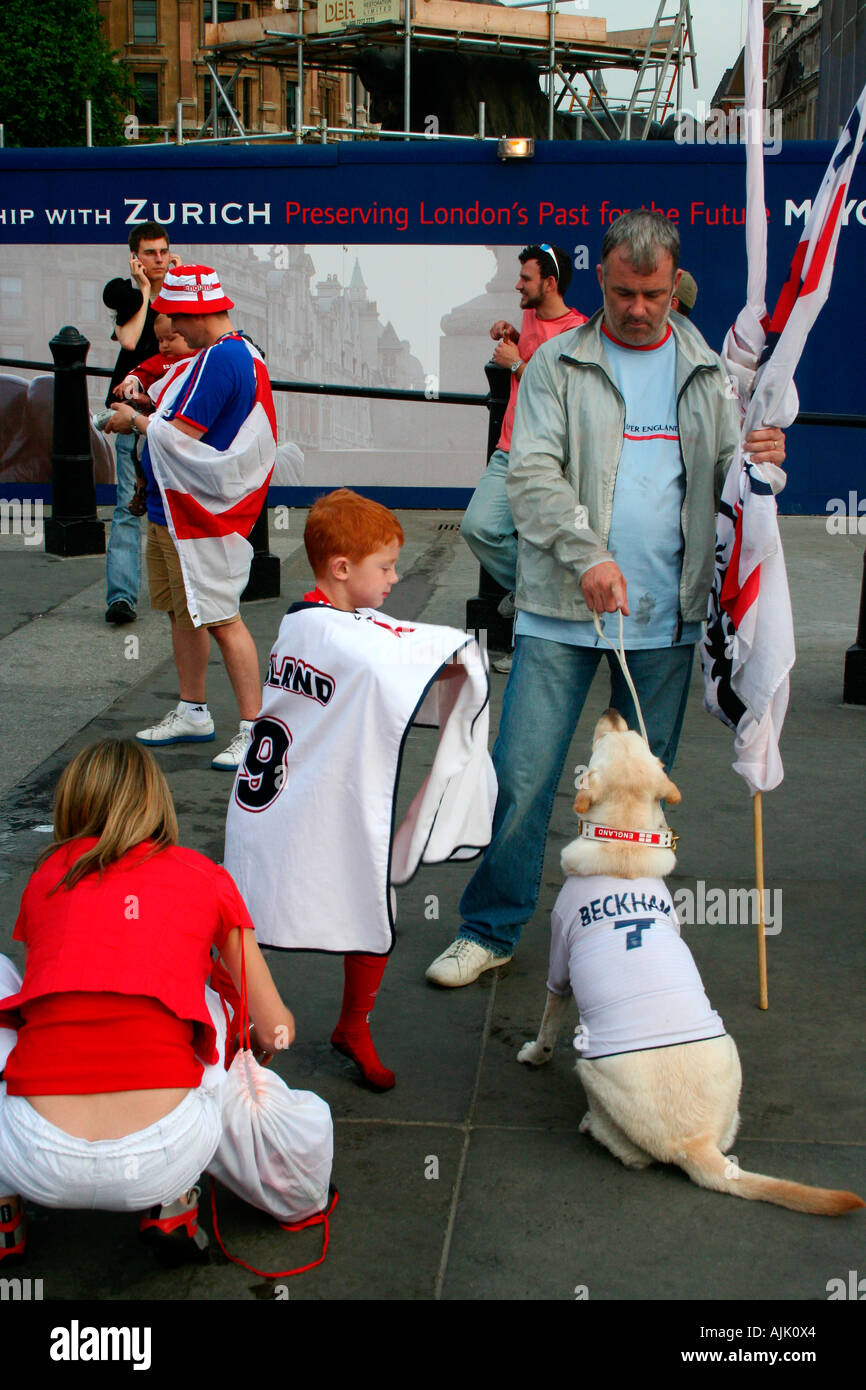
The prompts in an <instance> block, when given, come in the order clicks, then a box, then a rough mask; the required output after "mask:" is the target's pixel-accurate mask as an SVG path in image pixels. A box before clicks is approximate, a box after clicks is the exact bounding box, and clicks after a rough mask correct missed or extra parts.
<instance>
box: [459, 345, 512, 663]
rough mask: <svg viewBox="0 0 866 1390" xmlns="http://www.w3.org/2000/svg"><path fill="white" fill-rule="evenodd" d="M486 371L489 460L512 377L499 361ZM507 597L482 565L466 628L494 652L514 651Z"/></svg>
mask: <svg viewBox="0 0 866 1390" xmlns="http://www.w3.org/2000/svg"><path fill="white" fill-rule="evenodd" d="M484 374H485V376H486V377H487V382H488V385H489V387H490V393H489V395H488V397H487V409H488V411H489V418H488V425H487V458H488V461H489V459H490V455H491V454H492V453H493V451H494V449H495V448H496V445H497V444H498V443H499V434H500V431H501V429H502V421H503V418H504V416H505V411H506V410H507V408H508V397H509V394H510V391H511V379H512V378H511V372H510V371H509V370H508V368H507V367H497V366H496V363H495V362H488V363H487V364H486V365H485V368H484ZM504 596H505V590H504V589H503V587H502V585H501V584H497V582H496V580H495V579H494V578H493V577H492V575H489V574H488V573H487V571H486V569H484V567H483V565H482V566H480V567H479V580H478V593H477V594H476V596H475V597H474V598H470V599H467V600H466V628H467V631H470V632H471V631H479V630H480V631H483V632H486V634H487V639H486V640H487V646H488V647H490V648H492V649H493V650H494V651H510V649H511V634H512V631H513V628H514V619H513V617H511V618H503V616H502V614H501V613H500V612H499V603H500V601H501V600H502V599H503V598H504Z"/></svg>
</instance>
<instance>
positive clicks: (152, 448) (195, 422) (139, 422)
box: [106, 265, 276, 771]
mask: <svg viewBox="0 0 866 1390" xmlns="http://www.w3.org/2000/svg"><path fill="white" fill-rule="evenodd" d="M153 307H154V308H155V309H156V311H157V312H158V313H162V314H167V315H168V316H169V317H170V318H171V322H172V328H173V329H174V331H175V332H176V333H179V334H180V335H181V337H182V338H184V339H185V340H186V342H187V343H188V344H189V346H190V347H191V348H193V349H196V350H197V355H196V356H195V357H191V358H186V359H184V360H183V361H182V362H180V363H178V364H177V365H176V366H174V367H172V368H171V369H170V370H169V371H168V372H167V373H166V375H165V376H164V377H162V378H161V379H160V380H159V381H158V382H156V383H155V385H154V386H152V387H151V390H150V395H151V397H152V399H153V401H154V403H155V406H156V409H155V411H154V412H153V413H152V414H145V413H143V412H142V411H141V410H139V409H137V408H135V407H133V406H130V405H121V406H118V407H117V408H116V409H115V411H114V414H113V415H112V417H111V420H110V421H109V423H108V425H107V426H106V428H107V429H108V430H109V431H114V432H117V433H120V434H125V433H127V432H129V431H132V433H134V434H139V435H142V436H144V438H145V442H144V449H143V453H142V460H141V462H142V467H143V470H144V473H145V477H146V479H147V518H148V540H147V568H148V581H149V585H150V598H151V605H152V607H153V608H156V609H158V610H161V611H165V612H167V613H168V615H169V620H170V622H171V636H172V647H173V650H174V659H175V665H176V667H177V674H178V682H179V693H180V702H179V703H178V705H177V707H176V708H175V709H172V710H170V711H169V713H168V714H167V715H166V716H165V717H164V718H163V719H161V720H160V721H159V723H158V724H154V725H153V726H152V727H151V728H148V729H141V730H140V731H139V732H138V734H137V735H136V737H137V738H139V739H140V740H141V742H142V743H147V744H149V745H150V746H151V747H160V746H163V745H165V744H170V743H200V742H206V741H210V740H212V739H213V737H214V723H213V719H212V718H211V716H210V713H209V712H208V707H207V703H206V700H205V676H206V672H207V663H208V654H209V648H210V634H211V633H212V634H213V636H214V638H215V639H216V641H217V643H218V645H219V648H220V651H221V652H222V656H223V660H224V661H225V665H226V670H227V672H228V676H229V680H230V681H231V684H232V689H233V690H234V693H235V698H236V699H237V702H238V709H239V712H240V726H239V730H238V733H237V734H236V735H235V737H234V738H233V739H232V741H231V743H230V744H229V746H228V748H226V749H225V750H224V752H222V753H220V754H219V755H218V757H216V758H214V759H213V762H212V764H211V766H212V767H216V768H220V769H225V770H227V771H233V770H234V769H235V768H236V767H237V766H238V764H239V763H240V762H241V761H242V759H243V756H244V752H245V749H246V745H247V741H248V738H249V732H250V730H251V728H252V723H253V720H254V719H255V717H256V715H257V714H258V711H259V705H260V703H261V692H262V683H261V676H260V672H259V663H258V656H257V653H256V648H255V643H254V642H253V639H252V636H251V635H250V633H249V631H248V629H247V627H246V625H245V623H244V622H243V620H242V619H241V617H240V614H239V612H238V604H239V602H240V595H241V593H242V591H243V589H244V588H245V586H246V583H247V580H248V578H249V568H250V560H251V559H252V553H253V552H252V547H251V546H250V545H249V542H248V541H247V539H246V537H247V536H248V535H249V532H250V530H251V529H252V526H253V524H254V522H255V520H256V518H257V516H258V514H259V512H260V511H261V508H262V506H263V505H264V503H265V499H266V497H267V489H268V482H269V480H270V476H271V472H272V471H273V466H274V460H275V457H276V419H275V416H274V405H273V398H272V396H271V386H270V381H269V379H268V374H267V370H266V368H265V364H264V362H263V360H262V358H261V355H260V354H259V352H258V351H257V350H256V349H255V347H253V345H252V344H251V343H250V342H249V341H248V340H247V339H246V338H244V337H243V336H242V335H241V334H240V333H238V332H236V331H235V329H234V328H233V327H232V323H231V319H230V318H229V310H230V309H233V308H234V304H233V303H232V301H231V300H230V299H229V298H228V297H227V296H226V294H225V292H224V291H223V288H222V286H221V284H220V281H219V276H218V275H217V273H216V271H215V270H213V269H212V268H211V267H210V266H202V265H180V266H176V267H175V268H174V269H173V270H171V271H169V272H168V274H167V275H166V277H165V280H164V281H163V286H162V290H161V291H160V294H159V296H158V298H157V299H156V300H155V301H154V306H153Z"/></svg>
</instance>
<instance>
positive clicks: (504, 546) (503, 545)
mask: <svg viewBox="0 0 866 1390" xmlns="http://www.w3.org/2000/svg"><path fill="white" fill-rule="evenodd" d="M518 259H519V260H520V278H519V280H518V282H517V284H516V286H515V289H516V290H517V292H518V294H519V295H520V307H521V309H522V310H523V321H522V323H521V325H520V331H519V332H518V330H517V329H516V328H515V327H514V326H513V324H510V323H507V322H506V321H505V319H499V320H498V321H497V322H496V323H494V325H493V327H492V328H491V330H490V336H491V338H493V339H494V340H495V341H496V347H495V348H494V350H493V361H494V362H495V363H496V365H497V367H507V368H508V369H509V371H510V372H511V373H512V379H511V394H510V396H509V399H508V407H507V409H506V411H505V417H504V419H503V421H502V431H501V433H500V435H499V443H498V444H497V446H496V448H495V449H494V451H493V453H492V454H491V455H490V461H489V463H488V465H487V469H486V471H485V473H484V474H483V476H482V478H481V481H480V483H479V484H478V487H477V488H476V489H475V492H474V493H473V495H472V499H471V501H470V503H469V506H468V507H467V508H466V512H465V514H464V517H463V522H462V525H461V527H460V531H461V534H462V536H463V539H464V540H465V541H466V544H467V545H468V546H469V549H470V550H471V551H472V553H473V555H475V556H476V558H477V559H478V560H479V561H480V562H481V564H482V565H483V566H484V568H485V569H486V571H487V573H488V574H489V575H491V576H492V577H493V578H494V579H495V580H496V581H497V583H498V584H501V585H502V587H503V588H504V589H506V590H508V591H509V592H511V591H513V589H514V585H515V579H516V575H517V534H516V532H515V529H514V521H513V519H512V516H511V508H510V507H509V505H508V498H507V496H506V493H505V475H506V473H507V472H508V451H509V449H510V447H511V431H512V428H513V425H514V411H515V408H516V406H517V388H518V385H519V383H520V378H521V376H522V375H523V369H524V367H525V366H526V363H527V362H528V361H529V359H530V357H531V356H532V354H533V353H534V352H535V350H536V348H539V347H540V346H541V344H542V343H546V342H547V340H548V339H549V338H555V337H556V336H557V334H559V333H565V332H567V330H568V329H570V328H579V327H580V325H581V324H582V323H586V315H585V314H579V313H578V312H577V310H576V309H569V308H568V305H567V304H566V303H565V301H564V300H563V298H562V296H563V294H564V293H565V291H566V290H567V289H568V285H569V282H570V280H571V258H570V257H569V254H568V252H567V251H564V250H563V249H562V247H560V246H550V245H548V244H547V242H545V243H543V244H542V245H540V246H527V247H526V249H525V250H523V251H521V253H520V256H519V258H518Z"/></svg>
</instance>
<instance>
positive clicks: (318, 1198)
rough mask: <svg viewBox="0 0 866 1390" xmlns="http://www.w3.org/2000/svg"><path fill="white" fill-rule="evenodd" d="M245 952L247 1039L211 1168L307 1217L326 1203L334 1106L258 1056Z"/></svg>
mask: <svg viewBox="0 0 866 1390" xmlns="http://www.w3.org/2000/svg"><path fill="white" fill-rule="evenodd" d="M241 940H242V941H243V936H242V937H241ZM241 959H242V962H243V977H242V981H241V1006H240V1029H241V1047H240V1049H239V1050H238V1052H237V1053H236V1055H235V1057H234V1058H233V1060H232V1063H231V1066H230V1067H229V1069H228V1073H227V1075H226V1078H225V1081H224V1083H223V1087H222V1113H223V1135H222V1139H221V1140H220V1143H219V1146H218V1148H217V1151H216V1153H215V1154H214V1157H213V1158H212V1160H211V1162H210V1164H209V1166H208V1172H209V1173H211V1174H212V1175H213V1177H215V1178H217V1179H218V1180H219V1181H220V1182H221V1183H224V1184H225V1186H226V1187H228V1188H229V1189H230V1190H231V1191H232V1192H234V1193H235V1194H236V1195H237V1196H238V1197H242V1198H243V1200H244V1201H245V1202H249V1203H250V1205H251V1206H254V1207H258V1208H259V1210H260V1211H265V1212H267V1213H268V1214H269V1215H270V1216H273V1217H275V1219H276V1220H277V1221H280V1222H296V1221H303V1220H305V1219H306V1218H307V1217H310V1216H313V1215H314V1214H315V1213H317V1212H321V1211H324V1209H325V1208H326V1207H327V1205H328V1188H329V1184H330V1180H331V1164H332V1162H333V1158H334V1127H333V1123H332V1121H331V1111H330V1109H329V1107H328V1105H327V1104H326V1102H325V1101H323V1100H322V1099H321V1097H320V1096H317V1095H315V1094H314V1093H313V1092H312V1091H293V1090H291V1089H290V1088H289V1087H288V1086H287V1085H286V1083H285V1081H283V1080H282V1078H281V1077H279V1076H277V1075H276V1074H275V1073H274V1072H271V1071H268V1070H267V1069H266V1068H265V1067H262V1066H260V1065H259V1063H258V1062H257V1061H256V1059H255V1057H254V1055H253V1053H252V1051H251V1050H250V1038H249V1010H248V1006H247V991H246V983H247V982H246V961H245V957H244V956H243V954H242V957H241Z"/></svg>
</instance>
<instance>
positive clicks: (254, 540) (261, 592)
mask: <svg viewBox="0 0 866 1390" xmlns="http://www.w3.org/2000/svg"><path fill="white" fill-rule="evenodd" d="M247 539H248V540H249V543H250V545H251V546H252V548H253V559H252V564H251V565H250V577H249V580H248V582H247V587H246V588H245V589H244V591H243V593H242V594H241V603H248V602H249V601H250V600H251V599H257V598H278V597H279V593H280V559H279V556H278V555H272V554H271V551H270V545H269V543H268V503H267V499H265V504H264V506H263V507H262V509H261V511H260V512H259V515H258V518H257V520H256V523H255V525H254V526H253V529H252V531H250V534H249V536H248V537H247Z"/></svg>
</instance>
